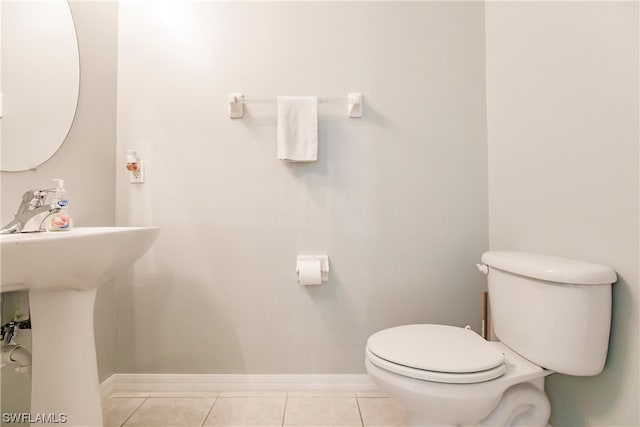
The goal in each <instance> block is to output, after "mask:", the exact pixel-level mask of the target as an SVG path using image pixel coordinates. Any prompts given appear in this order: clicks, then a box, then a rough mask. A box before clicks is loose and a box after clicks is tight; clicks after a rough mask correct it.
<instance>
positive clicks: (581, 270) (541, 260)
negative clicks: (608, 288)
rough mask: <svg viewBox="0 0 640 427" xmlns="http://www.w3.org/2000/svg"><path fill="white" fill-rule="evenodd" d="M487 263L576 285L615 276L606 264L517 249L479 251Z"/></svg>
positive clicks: (603, 282) (602, 282)
mask: <svg viewBox="0 0 640 427" xmlns="http://www.w3.org/2000/svg"><path fill="white" fill-rule="evenodd" d="M482 262H483V263H484V264H486V265H488V266H489V267H493V268H496V269H498V270H503V271H507V272H509V273H514V274H519V275H521V276H525V277H531V278H534V279H540V280H546V281H549V282H556V283H568V284H577V285H607V284H612V283H614V282H615V281H616V280H617V276H616V272H615V271H614V270H613V269H612V268H611V267H609V266H608V265H603V264H595V263H592V262H585V261H578V260H574V259H569V258H560V257H555V256H549V255H541V254H534V253H529V252H519V251H489V252H485V253H483V254H482Z"/></svg>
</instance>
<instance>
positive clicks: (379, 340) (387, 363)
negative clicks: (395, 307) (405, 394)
mask: <svg viewBox="0 0 640 427" xmlns="http://www.w3.org/2000/svg"><path fill="white" fill-rule="evenodd" d="M366 354H367V359H368V360H369V361H371V363H373V364H375V365H377V366H378V367H380V368H382V369H385V370H388V371H391V372H394V373H397V374H400V375H403V376H407V377H411V378H416V379H421V380H425V381H433V382H440V383H450V384H472V383H478V382H483V381H489V380H492V379H495V378H497V377H499V376H501V375H502V374H504V372H505V371H506V366H505V363H504V354H503V353H502V352H500V351H498V350H497V349H496V347H495V346H492V345H491V344H489V343H488V342H487V341H485V340H484V339H483V338H482V337H480V336H479V335H478V334H476V333H475V332H473V331H471V330H469V329H463V328H458V327H454V326H448V325H430V324H424V325H404V326H398V327H395V328H389V329H385V330H382V331H380V332H377V333H375V334H373V335H372V336H371V337H370V338H369V340H368V341H367V348H366Z"/></svg>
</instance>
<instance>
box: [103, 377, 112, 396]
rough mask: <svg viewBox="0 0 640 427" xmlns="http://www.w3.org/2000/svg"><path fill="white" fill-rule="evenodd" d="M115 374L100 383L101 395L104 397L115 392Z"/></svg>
mask: <svg viewBox="0 0 640 427" xmlns="http://www.w3.org/2000/svg"><path fill="white" fill-rule="evenodd" d="M114 376H115V375H111V376H110V377H109V378H107V379H106V380H104V381H102V382H101V383H100V396H102V397H106V396H109V395H110V394H111V393H113V390H114V387H113V382H114V378H113V377H114Z"/></svg>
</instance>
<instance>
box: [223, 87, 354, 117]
mask: <svg viewBox="0 0 640 427" xmlns="http://www.w3.org/2000/svg"><path fill="white" fill-rule="evenodd" d="M247 102H276V98H249V99H247V98H246V97H245V96H244V95H243V94H241V93H230V94H229V118H232V119H241V118H242V117H244V104H246V103H247ZM334 102H347V115H348V116H349V117H351V118H356V117H362V94H361V93H359V92H353V93H349V94H348V95H347V96H346V97H336V98H319V99H318V103H319V104H329V103H334Z"/></svg>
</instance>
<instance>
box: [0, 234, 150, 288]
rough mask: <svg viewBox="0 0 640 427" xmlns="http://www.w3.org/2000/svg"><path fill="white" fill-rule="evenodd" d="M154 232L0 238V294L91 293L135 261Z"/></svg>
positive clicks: (146, 248) (148, 243)
mask: <svg viewBox="0 0 640 427" xmlns="http://www.w3.org/2000/svg"><path fill="white" fill-rule="evenodd" d="M158 230H159V229H158V228H157V227H78V228H74V229H72V230H70V231H58V232H51V233H18V234H3V235H0V240H1V242H2V252H0V254H1V256H2V265H1V276H2V285H1V287H0V290H2V292H6V291H16V290H24V289H91V288H96V287H98V286H99V285H100V284H102V283H104V282H106V281H107V280H109V279H111V278H113V277H114V276H115V274H116V273H117V272H118V271H121V270H122V269H123V268H126V267H128V266H129V265H131V264H132V263H133V262H134V261H136V260H137V259H138V258H140V257H141V256H142V255H143V254H144V253H145V252H146V251H147V250H148V249H149V247H150V246H151V244H152V243H153V241H154V240H155V239H156V236H157V235H158Z"/></svg>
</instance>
